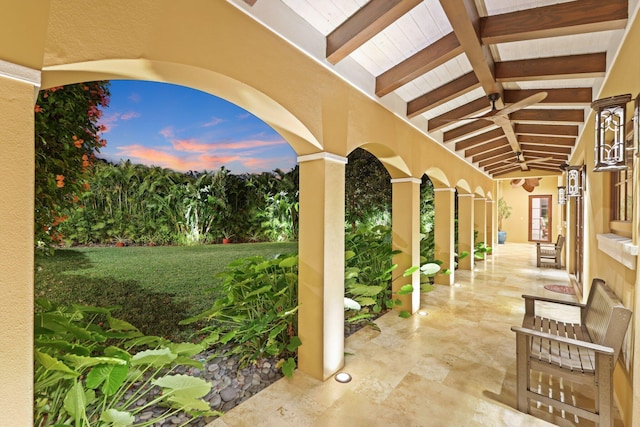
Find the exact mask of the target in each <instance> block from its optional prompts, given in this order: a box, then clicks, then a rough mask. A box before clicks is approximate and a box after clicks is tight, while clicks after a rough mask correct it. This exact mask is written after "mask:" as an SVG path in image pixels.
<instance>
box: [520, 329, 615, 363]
mask: <svg viewBox="0 0 640 427" xmlns="http://www.w3.org/2000/svg"><path fill="white" fill-rule="evenodd" d="M511 330H512V331H513V332H515V333H516V334H523V335H527V336H530V337H536V338H542V339H546V340H549V341H554V342H557V343H561V344H567V345H574V346H576V347H581V348H584V349H587V350H593V351H595V352H597V353H602V354H605V355H608V356H613V355H615V350H614V349H612V348H611V347H606V346H603V345H599V344H594V343H590V342H588V341H580V340H576V339H573V338H567V337H562V336H559V335H551V334H548V333H546V332H540V331H536V330H533V329H529V328H521V327H518V326H512V327H511Z"/></svg>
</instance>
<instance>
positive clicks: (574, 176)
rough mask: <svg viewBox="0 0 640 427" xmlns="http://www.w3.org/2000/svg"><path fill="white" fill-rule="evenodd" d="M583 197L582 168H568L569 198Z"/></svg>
mask: <svg viewBox="0 0 640 427" xmlns="http://www.w3.org/2000/svg"><path fill="white" fill-rule="evenodd" d="M581 195H582V166H567V196H568V197H579V196H581Z"/></svg>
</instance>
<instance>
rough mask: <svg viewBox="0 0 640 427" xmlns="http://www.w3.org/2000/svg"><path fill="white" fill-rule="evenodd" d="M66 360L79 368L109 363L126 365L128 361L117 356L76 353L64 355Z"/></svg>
mask: <svg viewBox="0 0 640 427" xmlns="http://www.w3.org/2000/svg"><path fill="white" fill-rule="evenodd" d="M62 357H63V359H64V360H66V361H67V362H70V363H71V364H72V365H73V366H75V367H76V368H77V369H83V368H86V367H88V366H96V365H101V364H108V365H125V364H126V363H127V362H126V361H125V360H122V359H120V358H117V357H87V356H78V355H76V354H66V355H64V356H62Z"/></svg>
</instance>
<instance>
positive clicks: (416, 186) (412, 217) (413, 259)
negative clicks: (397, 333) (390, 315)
mask: <svg viewBox="0 0 640 427" xmlns="http://www.w3.org/2000/svg"><path fill="white" fill-rule="evenodd" d="M421 182H422V181H421V180H420V179H418V178H397V179H392V180H391V187H392V198H393V199H392V214H391V227H392V232H391V234H392V245H393V249H394V250H399V251H402V252H401V253H399V254H397V255H394V256H393V263H394V264H398V268H396V269H395V270H394V271H393V281H392V284H391V291H392V292H393V299H394V300H395V299H399V300H400V301H402V304H401V305H400V306H397V307H396V309H397V310H400V311H408V312H409V313H415V312H416V311H418V308H419V307H420V272H419V271H416V272H415V273H413V274H412V275H411V277H402V274H403V273H404V272H405V271H406V270H407V269H408V268H410V267H412V266H415V265H420V184H421ZM408 284H411V285H413V293H411V294H408V295H398V294H397V292H398V291H399V290H400V288H401V287H402V286H404V285H408Z"/></svg>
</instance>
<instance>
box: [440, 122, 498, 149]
mask: <svg viewBox="0 0 640 427" xmlns="http://www.w3.org/2000/svg"><path fill="white" fill-rule="evenodd" d="M494 126H495V125H494V124H493V123H491V122H488V121H486V120H476V121H475V122H471V123H467V124H466V125H462V126H458V127H457V128H454V129H451V130H448V131H445V132H443V133H442V140H443V142H445V143H448V142H453V141H457V140H458V139H460V138H462V137H464V136H465V135H469V134H471V133H474V132H478V131H480V130H482V129H485V128H488V127H494ZM503 133H504V132H503Z"/></svg>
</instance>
